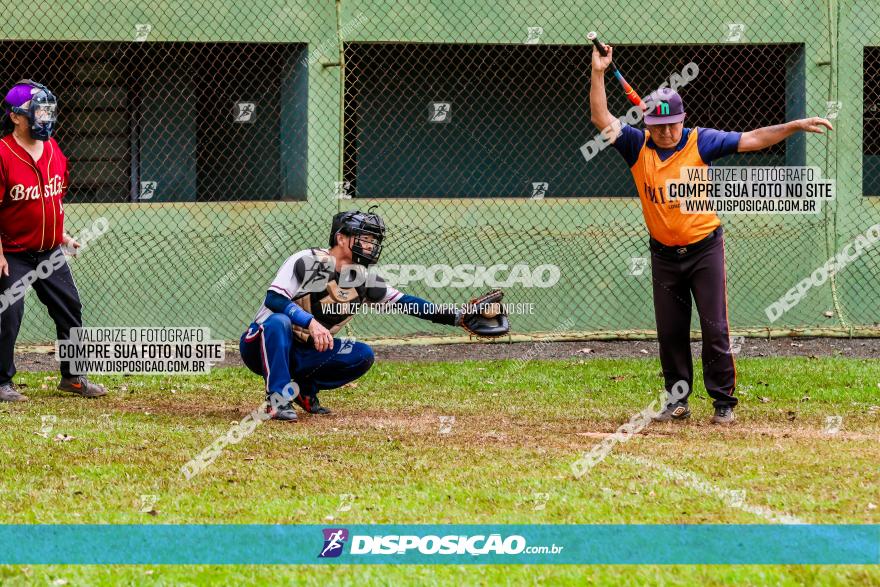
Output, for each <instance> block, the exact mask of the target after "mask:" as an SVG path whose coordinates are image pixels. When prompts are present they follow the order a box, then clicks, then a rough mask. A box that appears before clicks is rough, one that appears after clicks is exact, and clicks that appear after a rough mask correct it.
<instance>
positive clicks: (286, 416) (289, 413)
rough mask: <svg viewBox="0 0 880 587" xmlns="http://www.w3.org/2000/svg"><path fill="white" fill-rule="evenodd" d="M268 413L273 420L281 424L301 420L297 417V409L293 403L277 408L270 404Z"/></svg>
mask: <svg viewBox="0 0 880 587" xmlns="http://www.w3.org/2000/svg"><path fill="white" fill-rule="evenodd" d="M266 412H267V413H268V414H269V417H270V418H271V419H272V420H278V421H279V422H296V421H298V420H299V417H298V416H297V415H296V409H295V408H294V407H293V402H288V403H287V404H285V405H283V406H278V407H277V408H274V407H272V406H271V403H270V405H269V406H268V407H267V409H266Z"/></svg>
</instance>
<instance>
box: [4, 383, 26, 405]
mask: <svg viewBox="0 0 880 587" xmlns="http://www.w3.org/2000/svg"><path fill="white" fill-rule="evenodd" d="M26 401H28V396H26V395H22V394H20V393H18V390H17V389H15V386H13V385H12V384H11V383H7V384H6V385H0V402H26Z"/></svg>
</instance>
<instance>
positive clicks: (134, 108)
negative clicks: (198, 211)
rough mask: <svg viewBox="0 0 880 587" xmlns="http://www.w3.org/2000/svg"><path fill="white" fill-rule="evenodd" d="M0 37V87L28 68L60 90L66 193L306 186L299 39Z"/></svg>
mask: <svg viewBox="0 0 880 587" xmlns="http://www.w3.org/2000/svg"><path fill="white" fill-rule="evenodd" d="M0 49H2V51H3V52H4V53H3V54H4V56H5V59H4V60H3V63H2V64H0V79H2V80H4V82H3V83H4V84H5V85H4V88H8V87H9V86H10V85H11V84H13V83H14V82H15V81H17V80H18V79H21V78H25V77H28V78H31V79H34V80H37V81H40V82H41V83H44V84H46V85H47V86H48V87H49V88H50V89H51V90H52V91H53V92H54V93H55V95H56V96H57V97H58V100H59V123H58V130H57V133H56V135H55V137H56V139H57V140H58V143H59V145H60V146H61V148H62V150H63V151H64V152H65V154H66V155H67V156H68V158H69V160H70V178H71V185H70V189H69V192H68V200H67V201H68V202H84V203H96V202H125V201H145V202H167V201H185V202H186V201H188V202H192V201H199V202H206V201H227V200H279V199H304V198H305V196H306V127H307V123H306V113H307V85H306V84H307V75H306V69H307V68H306V64H305V59H306V49H305V45H302V44H259V43H169V42H161V43H109V42H54V41H53V42H37V41H5V42H2V43H0ZM4 91H5V90H4Z"/></svg>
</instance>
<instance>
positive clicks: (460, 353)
mask: <svg viewBox="0 0 880 587" xmlns="http://www.w3.org/2000/svg"><path fill="white" fill-rule="evenodd" d="M691 347H692V350H693V354H694V357H699V356H700V343H699V342H695V343H692V345H691ZM374 350H375V353H376V358H377V359H378V360H380V361H401V362H412V361H418V362H423V361H468V360H493V359H528V360H532V359H534V360H539V359H599V358H604V359H625V358H639V357H642V358H655V357H657V342H656V341H633V340H618V341H584V342H515V343H505V342H500V343H493V344H489V343H472V344H437V345H418V346H417V345H399V346H398V345H395V346H385V345H378V346H375V347H374ZM52 352H53V351H52V349H51V348H50V347H38V348H30V349H26V350H24V351H23V352H20V353H16V364H17V367H18V369H19V370H20V371H52V370H54V369H56V367H57V363H56V362H55V359H54V357H53V355H52ZM738 356H740V357H811V356H813V357H849V358H860V359H877V358H880V339H877V338H851V339H850V338H778V339H772V340H766V339H760V338H747V339H745V341H744V342H743V343H742V348H741V350H740V351H739V354H738ZM241 364H242V363H241V359H240V358H239V356H238V351H237V349H236V348H235V347H234V346H231V345H230V346H229V347H228V348H227V350H226V360H225V361H224V363H223V366H229V367H235V366H240V365H241Z"/></svg>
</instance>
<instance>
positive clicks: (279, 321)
mask: <svg viewBox="0 0 880 587" xmlns="http://www.w3.org/2000/svg"><path fill="white" fill-rule="evenodd" d="M239 350H240V351H241V358H242V361H244V364H245V365H247V367H248V369H250V370H251V371H253V372H254V373H256V374H257V375H262V376H263V378H264V379H265V380H266V394H267V395H272V394H275V393H278V394H282V395H283V396H284V397H285V398H289V397H291V395H292V393H291V390H290V389H285V388H287V386H288V384H289V383H290V382H291V381H293V382H295V383H296V384H297V385H298V386H299V389H300V393H301V394H303V395H314V394H316V393H318V392H319V391H321V390H323V389H335V388H337V387H342V386H343V385H345V384H346V383H349V382H351V381H354V380H355V379H357V378H358V377H360V376H361V375H363V374H364V373H366V372H367V371H369V369H370V367H371V366H372V365H373V359H374V357H373V349H371V348H370V347H369V346H368V345H366V344H364V343H362V342H355V341H351V340H340V339H338V338H334V339H333V348H332V349H331V350H328V351H324V352H323V353H322V352H318V351H317V350H315V348H314V347H313V346H307V345H305V344H303V343H301V342H299V341H297V340H295V339H294V335H293V329H292V328H291V323H290V318H288V317H287V316H286V315H284V314H278V313H275V314H272V315H271V316H269V317H268V318H267V319H266V321H265V322H263V323H262V324H257V323H256V322H254V323H253V324H251V325H250V328H248V330H247V332H245V333H244V334H243V335H242V337H241V341H240V342H239Z"/></svg>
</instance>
